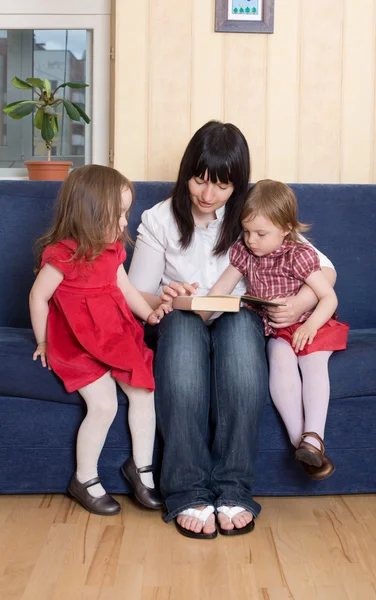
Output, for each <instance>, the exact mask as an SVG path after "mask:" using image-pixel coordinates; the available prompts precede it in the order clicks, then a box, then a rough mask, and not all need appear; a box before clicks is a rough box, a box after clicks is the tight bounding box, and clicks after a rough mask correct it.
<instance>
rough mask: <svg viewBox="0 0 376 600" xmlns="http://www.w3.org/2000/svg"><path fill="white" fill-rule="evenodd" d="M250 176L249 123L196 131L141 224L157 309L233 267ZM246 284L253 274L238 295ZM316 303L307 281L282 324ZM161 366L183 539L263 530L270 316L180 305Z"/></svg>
mask: <svg viewBox="0 0 376 600" xmlns="http://www.w3.org/2000/svg"><path fill="white" fill-rule="evenodd" d="M249 178H250V157H249V150H248V145H247V142H246V140H245V138H244V136H243V134H242V133H241V132H240V131H239V129H238V128H237V127H235V126H234V125H232V124H229V123H226V124H224V123H220V122H217V121H210V122H208V123H206V124H205V125H204V126H203V127H201V128H200V129H199V130H198V131H197V132H196V133H195V134H194V136H193V137H192V139H191V141H190V142H189V144H188V146H187V148H186V151H185V153H184V156H183V158H182V161H181V164H180V169H179V175H178V179H177V182H176V185H175V188H174V191H173V194H172V198H170V199H168V200H165V201H163V202H160V203H159V204H157V205H156V206H154V207H153V208H151V209H150V210H147V211H145V212H144V213H143V215H142V223H141V225H140V227H139V229H138V232H139V235H138V238H137V243H136V247H135V251H134V254H133V260H132V264H131V267H130V271H129V277H130V279H131V281H132V283H133V285H134V286H135V287H136V288H138V289H139V290H140V291H141V292H142V293H143V295H144V296H145V298H146V299H147V300H148V302H149V303H150V304H151V306H152V307H153V308H156V307H157V306H158V305H159V304H160V303H161V301H162V299H165V300H167V299H171V298H172V297H174V296H177V295H185V294H192V293H198V294H199V295H206V294H207V293H208V291H209V289H210V288H211V287H212V285H213V284H214V283H215V282H216V281H217V279H218V278H219V276H220V275H221V274H222V273H223V271H224V270H225V269H226V267H227V266H228V264H229V248H230V246H231V244H233V243H234V242H235V241H236V239H237V238H238V237H239V234H240V231H241V227H240V214H241V211H242V208H243V204H244V200H245V196H246V193H247V191H248V182H249ZM327 265H328V266H331V263H330V262H327ZM329 271H331V272H332V279H334V278H335V276H334V270H333V269H329ZM171 282H172V283H171ZM244 292H245V285H244V282H243V281H241V282H240V284H239V285H238V286H237V287H236V288H235V290H234V294H243V293H244ZM158 294H161V297H160V298H159V297H158ZM316 302H317V298H316V297H315V296H314V294H313V293H312V292H311V290H310V289H307V288H306V287H305V288H302V289H301V290H300V292H299V295H298V296H296V297H295V298H289V299H288V300H287V301H286V306H285V307H283V308H282V307H279V308H278V309H274V312H273V314H271V320H272V321H273V323H274V324H275V325H276V326H287V324H291V323H293V322H296V320H297V316H298V315H300V314H302V313H303V312H304V311H306V310H309V309H310V308H312V307H313V306H314V305H315V304H316ZM154 365H155V379H156V396H155V400H156V410H157V423H158V427H159V430H160V432H161V435H162V438H163V441H164V452H163V462H162V470H161V481H160V483H161V492H162V495H163V497H164V499H165V504H166V507H167V512H166V514H165V515H164V518H165V521H166V522H168V521H170V520H172V519H174V518H175V523H176V525H177V528H178V530H179V532H180V533H182V534H183V535H186V536H188V537H197V538H209V539H210V538H214V537H215V536H216V535H217V529H216V523H215V516H214V513H217V518H218V527H219V531H220V533H222V534H225V535H235V534H241V533H246V532H248V531H251V530H252V529H253V526H254V521H253V519H254V517H257V515H258V514H259V512H260V510H261V507H260V505H259V504H258V503H257V502H255V501H254V500H253V498H252V484H253V482H254V479H255V469H254V463H255V456H256V451H257V441H258V431H259V423H260V418H261V415H262V410H263V406H264V402H265V398H266V395H267V389H268V372H267V363H266V357H265V338H264V335H263V326H262V322H261V319H260V317H259V316H258V315H257V314H256V313H254V312H252V311H250V310H247V309H241V310H240V312H239V313H224V314H222V315H220V316H218V315H217V318H214V319H212V321H210V322H208V324H204V323H203V321H202V319H201V318H200V317H199V316H198V315H196V314H194V313H192V312H182V311H173V312H172V313H170V314H168V315H166V316H165V318H164V319H163V321H162V322H161V323H160V325H159V326H158V346H157V351H156V355H155V363H154Z"/></svg>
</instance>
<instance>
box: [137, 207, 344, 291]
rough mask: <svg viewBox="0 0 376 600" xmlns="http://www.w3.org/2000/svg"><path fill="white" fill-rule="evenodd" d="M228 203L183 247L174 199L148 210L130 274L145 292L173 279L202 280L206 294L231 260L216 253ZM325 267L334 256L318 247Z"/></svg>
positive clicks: (239, 287) (241, 284) (242, 288)
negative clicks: (174, 212)
mask: <svg viewBox="0 0 376 600" xmlns="http://www.w3.org/2000/svg"><path fill="white" fill-rule="evenodd" d="M224 212H225V207H224V206H222V207H221V208H219V209H218V210H217V211H216V216H217V218H216V219H215V220H214V221H212V222H211V223H209V225H208V226H207V227H197V226H195V228H194V233H193V238H192V241H191V244H190V245H189V247H188V248H187V249H186V250H182V248H181V247H180V244H179V238H180V233H179V230H178V227H177V224H176V222H175V218H174V215H173V212H172V200H171V198H169V199H168V200H164V201H162V202H159V203H158V204H156V205H155V206H153V207H152V208H150V209H149V210H145V211H144V212H143V214H142V217H141V224H140V225H139V227H138V230H137V231H138V236H137V241H136V246H135V248H134V252H133V257H132V262H131V266H130V268H129V273H128V275H129V278H130V280H131V282H132V284H133V285H134V286H135V287H136V288H137V289H138V290H139V291H141V292H147V293H149V294H153V295H156V296H159V294H160V293H162V287H163V286H164V285H167V284H169V283H170V282H171V281H181V282H183V281H186V282H188V283H194V282H195V281H197V282H198V283H199V288H198V291H197V294H198V295H199V296H206V295H207V294H208V292H209V290H210V289H211V288H212V287H213V285H214V284H215V282H216V281H217V279H219V277H220V276H221V275H222V273H223V272H224V270H225V269H226V268H227V267H228V265H229V264H230V259H229V255H230V252H229V251H228V252H227V254H225V255H222V256H213V254H212V250H213V248H214V246H215V243H216V240H217V236H218V233H219V229H220V227H221V224H222V220H223V217H224ZM315 250H316V252H317V254H318V255H319V258H320V265H321V267H331V268H332V269H334V266H333V264H332V263H331V262H330V260H329V259H328V258H327V257H326V256H325V255H324V254H322V253H321V252H319V251H318V250H317V249H316V248H315ZM245 290H246V286H245V283H244V280H243V279H242V280H241V281H240V282H239V284H238V285H237V286H236V288H235V290H234V291H233V294H235V295H241V294H244V293H245Z"/></svg>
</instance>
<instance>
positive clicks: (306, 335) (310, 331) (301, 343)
mask: <svg viewBox="0 0 376 600" xmlns="http://www.w3.org/2000/svg"><path fill="white" fill-rule="evenodd" d="M316 333H317V328H314V327H312V325H309V323H308V322H307V321H306V322H305V323H303V325H301V326H300V327H298V329H296V330H295V332H294V335H293V336H292V347H293V348H294V350H295V352H300V351H301V350H304V347H305V345H306V344H312V342H313V340H314V338H315V335H316Z"/></svg>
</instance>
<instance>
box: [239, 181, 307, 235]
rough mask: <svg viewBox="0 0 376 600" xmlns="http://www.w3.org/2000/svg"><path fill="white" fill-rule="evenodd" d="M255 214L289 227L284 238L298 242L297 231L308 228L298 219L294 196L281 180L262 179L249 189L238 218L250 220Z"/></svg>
mask: <svg viewBox="0 0 376 600" xmlns="http://www.w3.org/2000/svg"><path fill="white" fill-rule="evenodd" d="M256 215H262V216H263V217H266V218H267V219H269V220H270V221H271V222H272V223H273V225H276V226H277V227H280V228H281V229H290V233H289V234H288V235H286V237H285V239H286V240H289V241H292V242H300V239H299V233H303V232H305V231H308V230H309V229H310V225H307V224H305V223H300V222H299V221H298V203H297V200H296V196H295V194H294V192H293V191H292V189H291V188H290V187H289V186H288V185H286V184H285V183H282V182H281V181H273V180H272V179H263V180H261V181H258V182H257V183H255V185H254V186H253V187H252V189H250V190H249V192H248V194H247V197H246V200H245V203H244V207H243V210H242V213H241V215H240V220H241V221H242V222H243V221H251V220H252V219H254V217H255V216H256Z"/></svg>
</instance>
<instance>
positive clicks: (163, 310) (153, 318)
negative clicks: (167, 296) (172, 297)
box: [146, 303, 173, 325]
mask: <svg viewBox="0 0 376 600" xmlns="http://www.w3.org/2000/svg"><path fill="white" fill-rule="evenodd" d="M172 310H173V308H172V306H171V304H168V303H163V304H160V305H159V306H158V308H157V309H156V310H153V312H151V313H150V315H149V316H148V318H147V319H146V322H147V323H148V325H158V323H160V321H161V319H163V317H164V316H165V314H167V313H169V312H171V311H172Z"/></svg>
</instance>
